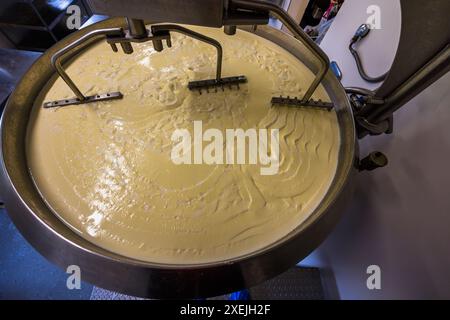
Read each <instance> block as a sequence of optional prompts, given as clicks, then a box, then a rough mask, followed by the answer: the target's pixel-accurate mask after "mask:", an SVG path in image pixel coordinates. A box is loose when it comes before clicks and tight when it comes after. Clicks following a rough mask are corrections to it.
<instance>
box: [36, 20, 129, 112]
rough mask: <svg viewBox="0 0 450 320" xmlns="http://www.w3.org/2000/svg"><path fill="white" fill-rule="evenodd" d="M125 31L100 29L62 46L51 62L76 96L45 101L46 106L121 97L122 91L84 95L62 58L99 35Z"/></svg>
mask: <svg viewBox="0 0 450 320" xmlns="http://www.w3.org/2000/svg"><path fill="white" fill-rule="evenodd" d="M123 34H124V31H123V29H122V28H109V29H99V30H94V31H91V32H89V33H87V34H85V35H84V36H82V37H81V38H79V39H78V40H76V41H74V42H72V43H71V44H69V45H68V46H66V47H64V48H62V49H61V50H59V51H57V52H56V53H55V54H54V55H53V56H52V58H51V63H52V65H53V67H54V68H55V70H56V72H57V73H58V75H59V76H60V77H61V78H62V79H63V80H64V82H65V83H66V84H67V85H68V86H69V88H70V89H71V90H72V91H73V93H74V94H75V96H76V98H71V99H62V100H56V101H51V102H46V103H44V108H52V107H61V106H65V105H73V104H81V103H88V102H94V101H102V100H111V99H121V98H122V94H121V93H120V92H110V93H105V94H97V95H93V96H84V95H83V94H82V93H81V91H80V89H79V88H78V87H77V86H76V85H75V83H74V82H73V81H72V79H71V78H70V77H69V75H68V74H67V73H66V71H65V70H64V68H63V67H62V64H61V60H62V58H63V57H64V56H65V55H66V54H68V53H69V52H70V51H72V50H74V49H77V48H78V49H79V48H80V47H83V46H85V45H86V44H88V43H89V40H91V39H94V38H98V37H102V36H103V37H107V36H120V35H123Z"/></svg>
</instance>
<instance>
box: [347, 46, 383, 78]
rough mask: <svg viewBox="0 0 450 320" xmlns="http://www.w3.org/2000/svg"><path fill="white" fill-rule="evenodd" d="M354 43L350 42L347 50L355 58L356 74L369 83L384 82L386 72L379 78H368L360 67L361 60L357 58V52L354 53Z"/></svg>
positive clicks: (361, 66)
mask: <svg viewBox="0 0 450 320" xmlns="http://www.w3.org/2000/svg"><path fill="white" fill-rule="evenodd" d="M355 42H356V41H352V42H350V45H349V46H348V49H349V50H350V52H351V53H352V55H353V57H354V58H355V62H356V67H357V68H358V72H359V74H360V75H361V77H362V78H363V79H364V80H366V81H367V82H371V83H377V82H381V81H384V79H386V77H387V74H388V73H387V72H386V73H385V74H383V75H381V76H379V77H376V78H372V77H371V76H369V75H368V74H367V73H366V72H365V71H364V67H363V65H362V62H361V58H360V57H359V54H358V52H357V51H356V49H354V48H353V45H354V44H355Z"/></svg>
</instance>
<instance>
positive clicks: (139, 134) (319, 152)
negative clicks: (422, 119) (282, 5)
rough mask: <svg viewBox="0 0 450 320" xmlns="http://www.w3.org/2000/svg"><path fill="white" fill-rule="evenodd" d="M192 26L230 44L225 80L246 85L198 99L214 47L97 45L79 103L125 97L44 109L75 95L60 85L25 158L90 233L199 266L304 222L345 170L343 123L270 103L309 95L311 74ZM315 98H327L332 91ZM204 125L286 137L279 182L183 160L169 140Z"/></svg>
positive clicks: (41, 112) (84, 63)
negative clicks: (341, 163) (115, 48)
mask: <svg viewBox="0 0 450 320" xmlns="http://www.w3.org/2000/svg"><path fill="white" fill-rule="evenodd" d="M192 29H194V30H196V31H199V32H201V33H203V34H205V35H207V36H210V37H213V38H215V39H217V40H218V41H220V43H221V44H222V46H223V49H224V63H223V74H224V76H237V75H245V76H247V78H248V83H247V84H245V85H241V89H240V90H235V89H233V90H229V89H227V90H225V91H224V92H222V91H221V90H220V91H219V92H217V93H210V94H205V93H203V94H202V95H199V94H198V92H191V91H189V90H188V88H187V84H188V81H191V80H202V79H207V78H214V74H215V61H216V60H215V59H216V51H215V49H214V48H213V47H211V46H209V45H207V44H204V43H201V42H199V41H197V40H194V39H191V38H189V37H186V36H184V35H180V34H177V33H173V34H172V37H173V38H172V42H173V47H172V48H167V49H165V50H164V51H163V52H156V51H155V50H154V49H153V47H152V45H151V43H150V42H149V43H144V44H137V45H136V44H134V48H135V52H134V53H133V54H131V55H125V54H123V53H121V52H119V53H114V52H112V50H111V48H110V47H109V45H108V44H106V43H105V42H100V43H99V44H97V45H95V46H93V47H91V48H89V49H88V50H86V51H85V52H84V53H83V54H81V55H79V56H78V57H77V58H76V59H75V61H74V62H73V63H72V64H71V65H70V66H68V67H67V71H68V74H69V75H70V76H71V77H72V78H73V80H74V81H75V83H77V84H78V86H79V88H80V89H81V91H82V92H83V93H85V94H89V95H92V94H96V93H106V92H112V91H121V92H122V93H123V94H124V98H123V99H122V100H114V101H105V102H99V103H91V104H84V105H77V106H67V107H62V108H51V109H44V108H42V104H43V102H44V101H51V100H57V99H63V98H70V97H73V96H74V94H73V93H72V92H71V91H70V89H69V88H68V87H67V85H66V84H65V83H64V82H63V81H62V79H59V78H58V79H57V80H56V82H55V83H54V84H51V86H50V88H49V89H48V88H47V89H46V90H44V91H43V92H42V94H41V97H40V98H39V99H38V100H37V101H36V105H35V112H34V115H33V117H32V120H31V121H30V126H29V130H28V143H27V157H28V163H29V167H30V171H31V174H32V176H33V178H34V180H35V183H36V185H37V187H38V189H39V191H40V192H41V194H42V196H43V198H44V199H45V200H46V202H47V204H48V205H49V206H50V207H51V208H52V209H53V210H54V212H55V213H56V214H57V215H58V216H59V217H60V218H61V219H62V220H64V221H65V222H66V223H67V224H68V225H69V226H71V227H72V228H73V229H74V230H76V231H77V232H79V234H80V235H81V236H82V237H84V238H86V239H88V240H89V241H91V242H92V243H94V244H96V245H98V246H100V247H103V248H104V249H107V250H109V251H112V252H115V253H118V254H120V255H124V256H127V257H132V258H135V259H139V260H144V261H150V262H155V263H170V264H191V263H206V262H215V261H222V260H226V259H230V258H234V257H238V256H242V255H245V254H249V253H252V252H254V251H256V250H259V249H262V248H264V247H266V246H268V245H270V244H272V243H274V242H275V241H277V240H278V239H280V238H282V237H283V236H286V235H287V234H288V233H289V232H291V231H292V230H294V229H295V228H296V227H297V226H299V225H300V224H301V223H302V222H303V221H304V220H305V219H306V218H307V217H308V216H309V215H310V214H311V213H312V212H313V210H314V209H315V208H316V207H317V206H318V204H319V203H320V202H321V200H322V199H323V197H324V195H325V193H326V192H327V190H328V188H329V186H330V184H331V181H332V179H333V177H334V174H335V171H336V165H337V157H338V150H339V145H340V136H339V130H338V123H337V117H336V113H335V112H334V111H331V112H327V111H322V110H313V109H303V108H287V107H271V105H270V99H271V97H272V96H273V95H280V94H283V95H285V96H286V95H290V96H299V97H301V96H302V94H303V93H304V91H305V90H306V89H307V87H308V86H309V84H310V82H311V81H312V79H313V74H312V73H311V72H310V71H309V70H308V69H307V68H306V67H305V66H304V65H302V64H301V63H300V62H299V61H298V60H296V59H295V58H294V57H293V56H292V55H291V54H289V53H288V52H287V51H285V50H284V49H282V48H280V47H278V46H276V45H275V44H273V43H271V42H269V41H267V40H265V39H263V38H260V37H258V36H256V35H254V34H251V33H248V32H244V31H239V30H238V32H237V34H236V35H234V36H232V37H230V36H227V35H225V34H224V33H223V31H221V30H220V29H211V28H199V27H195V28H194V27H192ZM293 41H295V40H293ZM315 98H321V99H323V100H327V101H329V97H328V96H327V94H326V93H325V91H324V90H323V88H320V90H319V92H318V93H316V94H315ZM194 121H202V124H203V130H204V131H205V130H206V129H208V128H217V129H219V130H221V131H223V132H225V129H235V128H242V129H244V130H246V129H249V128H256V129H264V128H265V129H279V139H280V165H279V170H278V173H277V174H274V175H261V172H260V169H261V167H263V166H262V165H261V164H256V165H254V164H252V165H249V164H247V165H239V164H214V165H208V164H192V165H189V164H181V165H176V164H174V163H173V161H172V159H171V151H172V148H173V147H174V142H173V141H172V140H171V136H172V134H173V132H174V130H175V129H188V130H189V131H190V132H192V130H193V122H194Z"/></svg>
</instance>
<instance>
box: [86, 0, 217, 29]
mask: <svg viewBox="0 0 450 320" xmlns="http://www.w3.org/2000/svg"><path fill="white" fill-rule="evenodd" d="M224 2H225V1H224V0H88V4H89V6H90V7H91V9H92V11H93V12H94V13H97V14H102V15H107V16H110V17H117V16H121V17H130V18H135V19H144V20H149V21H152V22H173V23H184V24H194V25H203V26H207V27H221V26H222V21H223V12H224Z"/></svg>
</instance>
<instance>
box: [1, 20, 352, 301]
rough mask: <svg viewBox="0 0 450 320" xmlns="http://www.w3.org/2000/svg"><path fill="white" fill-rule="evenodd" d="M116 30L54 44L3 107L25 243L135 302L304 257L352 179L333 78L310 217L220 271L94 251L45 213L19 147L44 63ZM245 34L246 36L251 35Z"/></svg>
mask: <svg viewBox="0 0 450 320" xmlns="http://www.w3.org/2000/svg"><path fill="white" fill-rule="evenodd" d="M123 26H124V19H110V20H106V21H102V22H100V23H98V24H96V25H92V26H89V27H88V28H86V29H84V30H80V31H78V32H76V33H74V34H72V35H70V36H69V37H67V38H65V39H64V40H62V41H61V42H59V43H57V44H56V45H55V46H53V47H52V48H50V49H49V50H48V51H47V52H45V53H44V54H43V55H42V57H41V58H39V59H38V60H37V61H36V63H35V64H34V65H33V66H32V67H31V68H30V70H29V71H28V72H27V73H26V75H25V76H24V77H23V78H22V80H21V81H20V83H19V84H18V85H17V87H16V89H15V91H14V92H13V94H12V95H11V97H10V99H9V101H8V103H7V106H6V108H5V112H4V114H3V117H2V121H1V127H0V130H1V167H2V168H1V170H0V171H1V182H2V183H1V191H2V194H3V196H4V199H5V203H6V208H7V211H8V213H9V215H10V216H11V218H12V220H13V221H14V223H15V224H16V226H17V227H18V229H19V230H20V232H21V233H22V234H23V235H24V237H25V238H26V239H27V240H28V241H29V242H30V243H31V244H32V245H33V246H34V247H35V248H36V249H37V250H38V251H39V252H41V253H42V254H43V255H44V256H45V257H47V258H48V259H49V260H50V261H52V262H54V263H55V264H57V265H59V266H61V267H62V268H66V267H67V266H68V265H72V264H76V265H78V266H80V268H81V272H82V278H83V279H84V280H86V281H89V282H92V283H93V284H95V285H97V286H100V287H103V288H106V289H110V290H114V291H119V292H122V293H125V294H129V295H135V296H142V297H158V298H169V297H170V298H174V297H177V298H181V297H185V298H193V297H206V296H217V295H220V294H223V293H227V292H231V291H233V290H237V289H240V288H243V287H250V286H253V285H255V284H258V283H260V282H262V281H264V280H267V279H269V278H271V277H274V276H276V275H277V274H279V273H281V272H283V271H285V270H287V269H288V268H289V267H291V266H293V265H294V264H296V263H297V262H298V261H299V260H301V259H302V258H304V257H305V256H306V255H308V254H309V253H310V252H311V251H312V250H313V249H315V248H316V247H317V246H318V245H319V244H320V243H321V242H322V240H323V239H324V238H325V237H326V236H327V234H328V233H329V232H330V231H331V230H332V229H333V227H334V226H335V224H336V222H337V221H338V219H339V217H340V215H341V214H342V212H343V208H344V207H345V204H346V203H347V202H348V201H349V200H350V199H351V195H352V177H353V175H354V174H355V173H356V168H355V160H356V159H355V158H356V154H357V141H356V137H355V128H354V122H353V115H352V112H351V107H350V104H349V101H348V99H347V96H346V94H345V91H344V89H343V87H342V86H341V84H340V83H339V81H338V80H337V79H336V78H335V76H334V75H333V74H332V72H328V73H327V74H326V75H325V78H324V80H323V82H322V84H323V86H324V88H325V89H326V91H327V93H328V95H329V96H330V97H331V99H332V101H333V103H334V105H335V111H336V113H337V117H338V121H339V126H340V136H341V146H340V151H339V161H338V164H337V171H336V175H335V178H334V180H333V182H332V184H331V186H330V188H329V190H328V192H327V194H326V195H325V197H324V199H323V201H322V202H321V203H320V205H319V206H318V207H317V208H316V210H315V211H314V212H313V213H312V214H311V215H310V217H309V218H308V219H307V220H306V221H305V222H304V223H302V224H301V225H299V226H297V228H296V229H295V230H294V231H292V232H291V233H289V234H288V235H286V236H285V237H283V238H282V239H279V240H278V241H277V242H276V243H273V244H271V245H270V246H267V247H265V248H263V249H261V250H258V251H256V252H253V253H251V254H248V255H245V256H241V257H236V258H234V259H230V260H226V261H222V262H219V263H210V264H196V265H166V264H154V263H148V262H143V261H138V260H134V259H130V258H127V257H123V256H120V255H118V254H115V253H112V252H109V251H106V250H104V249H102V248H100V247H97V246H95V245H93V244H92V243H90V242H89V241H87V240H85V239H83V238H81V237H80V236H79V235H77V234H76V233H75V232H73V231H72V230H71V229H70V228H68V227H67V226H66V225H65V224H64V223H63V222H61V220H59V219H58V218H57V217H56V216H55V215H54V214H53V213H52V211H51V210H50V209H49V208H48V207H47V206H46V205H45V203H44V201H43V200H42V198H41V197H40V195H39V193H38V191H37V190H36V188H35V186H34V184H33V182H32V180H31V177H30V173H29V171H28V165H27V159H26V153H25V143H26V131H27V125H28V120H29V117H30V113H31V111H32V109H33V104H34V101H35V99H36V97H37V96H38V95H39V94H40V92H41V91H42V89H43V88H45V87H46V86H47V85H51V83H52V80H53V79H55V76H56V74H55V72H54V69H53V68H52V65H51V61H50V60H51V57H52V56H53V55H54V54H55V52H57V51H58V50H60V49H61V48H63V47H65V46H67V45H68V44H69V43H71V42H73V41H75V40H76V39H79V38H81V37H82V36H83V35H85V34H87V33H88V32H91V31H92V30H94V29H100V28H117V27H123ZM246 30H248V31H249V32H251V31H250V30H251V28H250V29H248V28H246ZM255 33H256V34H258V35H260V36H262V37H264V38H266V39H268V40H270V41H273V42H274V43H276V44H278V45H280V46H282V47H283V48H285V49H286V50H287V51H289V52H291V53H292V54H293V55H294V56H296V57H297V58H298V59H299V60H301V61H302V62H303V63H305V65H306V66H308V67H309V68H310V69H312V70H314V69H316V68H317V65H316V64H317V62H316V59H315V57H314V54H313V53H312V52H310V51H308V50H305V49H304V47H303V46H302V45H301V43H300V42H298V41H295V39H293V38H292V37H291V36H288V35H286V34H284V33H282V32H281V31H279V30H275V29H272V28H270V27H267V26H264V27H259V28H258V29H257V30H256V31H255Z"/></svg>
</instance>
